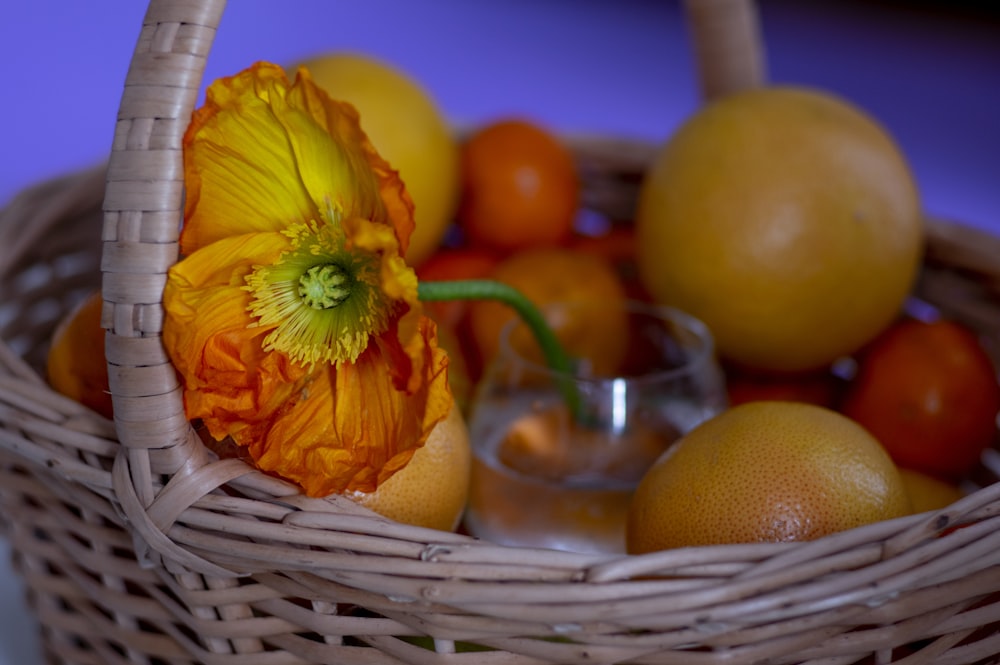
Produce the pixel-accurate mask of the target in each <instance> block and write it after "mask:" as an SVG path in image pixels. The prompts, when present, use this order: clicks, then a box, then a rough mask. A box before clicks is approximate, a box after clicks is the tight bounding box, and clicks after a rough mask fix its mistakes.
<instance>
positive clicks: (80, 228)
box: [0, 0, 1000, 665]
mask: <svg viewBox="0 0 1000 665" xmlns="http://www.w3.org/2000/svg"><path fill="white" fill-rule="evenodd" d="M222 4H223V3H222V2H218V1H211V2H210V1H207V0H206V1H195V0H190V1H188V2H176V1H154V2H152V3H151V4H150V8H149V12H148V15H147V18H146V23H145V25H144V27H143V29H142V33H141V35H140V38H139V42H138V47H137V49H136V52H135V55H134V59H133V62H132V67H131V70H130V73H129V77H128V82H127V86H126V89H125V92H124V96H123V99H122V105H121V111H120V115H119V122H118V125H117V131H116V135H115V144H114V151H113V153H112V155H111V159H110V162H109V165H108V167H107V169H105V168H103V167H102V168H99V169H95V170H91V171H87V172H83V173H77V174H73V175H70V176H67V177H65V178H62V179H59V180H55V181H52V182H47V183H44V184H41V185H39V186H37V187H35V188H32V189H30V190H28V191H25V192H24V193H23V194H22V195H21V196H19V197H18V198H17V199H15V200H14V201H13V202H12V203H11V205H10V206H8V207H7V208H6V209H5V210H4V211H3V212H2V214H0V302H2V305H0V333H2V343H0V496H2V501H3V503H2V507H3V515H4V526H5V527H6V534H7V536H8V538H9V539H10V541H11V544H12V547H13V549H14V552H15V564H16V567H17V569H18V571H19V573H20V574H21V575H22V576H23V579H24V581H25V584H26V586H27V588H28V596H29V601H30V605H31V607H32V609H33V611H34V612H35V614H36V616H37V618H38V620H39V623H40V624H41V625H42V626H43V629H42V632H43V635H42V638H43V645H44V650H45V653H46V655H47V657H48V660H49V661H50V662H52V663H80V664H102V665H115V664H119V663H129V664H135V663H145V664H166V663H178V664H179V663H206V664H228V663H238V664H239V665H291V664H299V663H371V664H375V663H401V662H402V663H510V664H524V665H528V664H532V665H535V664H545V663H617V662H629V663H648V664H651V665H652V664H658V665H670V664H675V663H677V664H686V663H694V664H697V663H793V662H795V663H799V662H808V663H817V664H818V663H824V664H828V665H833V664H837V663H845V664H846V663H855V662H863V663H887V662H894V661H896V660H899V661H900V662H907V663H929V662H934V663H975V662H997V656H996V654H997V653H1000V529H998V527H1000V517H997V512H998V511H1000V483H997V484H992V483H994V481H995V480H996V479H997V477H998V475H1000V462H998V461H997V460H998V459H1000V453H997V451H994V450H991V451H988V454H987V455H985V456H984V459H983V464H982V467H981V468H980V469H979V470H978V471H977V473H976V474H975V477H974V478H970V479H969V480H970V483H975V484H976V485H978V486H979V487H981V488H982V489H979V490H977V491H975V492H973V493H971V494H970V495H968V496H967V497H966V498H964V499H962V500H960V501H959V502H957V503H955V504H954V505H952V506H950V507H948V508H947V509H945V510H942V511H940V512H936V513H930V514H923V515H914V516H911V517H907V518H903V519H898V520H894V521H891V522H882V523H877V524H873V525H870V526H867V527H863V528H859V529H855V530H852V531H848V532H843V533H840V534H836V535H834V536H830V537H826V538H823V539H821V540H818V541H814V542H809V543H798V544H762V545H737V546H721V547H703V548H693V549H681V550H672V551H665V552H660V553H656V554H650V555H644V556H631V557H630V556H608V555H584V554H574V553H564V552H555V551H545V550H530V549H523V548H509V547H501V546H498V545H495V544H492V543H489V542H481V541H477V540H474V539H471V538H468V537H466V536H462V535H458V534H451V533H444V532H438V531H432V530H427V529H420V528H415V527H410V526H405V525H401V524H397V523H393V522H390V521H388V520H385V519H382V518H379V517H377V516H375V515H373V514H371V513H369V512H367V511H366V510H364V509H362V508H360V507H358V506H356V505H355V504H353V503H351V502H350V501H347V500H343V499H339V498H331V499H323V500H320V499H307V498H304V497H303V496H301V495H300V494H298V493H297V492H296V491H295V490H294V488H292V487H290V486H288V485H286V484H284V483H282V482H280V481H277V480H274V479H271V478H268V477H266V476H264V475H263V474H260V473H258V472H255V471H253V470H251V469H250V468H248V467H247V466H245V465H244V464H243V463H242V462H239V461H237V460H226V461H217V460H214V458H212V457H211V456H210V455H208V454H207V453H206V451H205V450H204V449H203V447H202V446H201V445H200V443H199V441H198V439H197V437H196V436H195V435H193V433H192V431H191V428H190V426H189V425H188V423H187V421H186V420H185V418H184V414H183V409H182V407H181V399H180V393H179V388H178V385H177V381H176V378H175V375H174V371H173V369H172V367H171V366H170V364H169V363H168V361H167V359H166V357H165V355H164V352H163V350H162V348H161V346H160V343H159V330H160V324H161V321H162V314H161V307H160V298H161V290H162V288H163V283H164V273H165V271H166V270H167V268H168V267H169V266H170V265H171V263H172V262H173V261H175V260H176V256H177V246H176V237H177V231H178V223H179V219H180V212H179V210H180V205H181V199H182V182H181V179H182V176H181V171H180V169H179V163H180V156H179V137H180V136H181V134H182V132H183V130H184V126H185V124H186V120H187V118H188V117H189V114H190V112H191V109H192V107H193V104H194V100H195V97H196V94H197V91H198V89H199V86H200V84H201V80H200V79H201V72H202V71H203V65H204V60H205V57H206V56H207V53H208V50H209V47H210V45H211V42H212V38H213V36H214V32H215V27H216V26H217V24H218V21H219V19H220V14H221V7H222ZM688 9H689V17H690V18H691V19H692V26H693V27H694V31H693V34H695V36H696V43H697V45H698V52H699V62H700V63H701V67H702V75H703V82H704V84H705V87H704V92H705V94H706V95H708V96H711V95H714V94H721V93H723V92H725V91H727V90H731V89H733V88H734V87H740V86H741V85H746V84H752V83H753V82H755V81H756V80H757V78H758V77H759V76H760V68H759V59H758V58H757V57H756V56H755V55H751V57H747V55H746V54H747V53H748V51H747V49H750V51H749V53H751V54H755V53H757V51H756V49H757V45H756V44H755V43H754V39H755V35H756V33H755V31H754V27H755V24H754V21H755V16H754V14H753V6H752V4H751V3H750V2H747V1H746V0H735V1H734V0H721V1H720V0H714V1H711V2H705V1H703V0H701V1H699V0H691V2H689V4H688ZM720 12H721V13H720ZM723 15H725V16H727V17H728V18H733V17H735V18H736V21H735V23H730V22H729V21H724V22H723V23H717V19H718V17H719V16H723ZM703 21H704V22H703ZM720 26H722V27H721V28H720ZM717 28H719V29H721V33H719V32H717V31H716V29H717ZM720 34H721V35H722V37H721V38H720V37H719V35H720ZM574 145H575V146H576V150H577V154H578V156H579V163H580V166H581V170H582V171H583V173H584V174H585V178H586V188H587V195H588V204H589V205H591V206H594V207H598V208H601V209H604V210H608V211H611V213H612V214H621V213H626V214H627V213H628V212H629V211H630V209H631V206H632V205H633V204H634V195H635V189H636V184H637V183H638V182H639V180H640V178H641V174H642V172H643V169H644V168H645V166H646V164H647V163H648V160H649V158H650V156H651V154H652V152H651V151H652V149H651V148H650V146H645V145H637V144H624V143H620V142H615V141H613V140H610V139H589V140H582V139H581V140H576V141H574ZM105 183H106V189H105ZM102 223H103V226H102ZM927 227H928V236H929V247H928V252H927V257H926V262H925V266H924V270H923V274H922V278H921V281H920V283H919V286H918V293H917V296H918V297H920V298H922V299H924V300H926V301H928V302H930V303H932V304H934V305H936V306H939V307H940V308H942V309H943V310H944V311H945V312H946V313H947V314H948V315H950V316H954V317H956V318H959V319H961V320H963V321H965V322H966V323H968V324H969V325H972V326H974V327H976V328H977V329H978V330H979V331H980V332H981V333H982V334H983V335H984V337H985V338H986V339H988V340H989V341H990V342H991V344H994V345H995V343H996V342H997V341H1000V335H998V331H1000V323H998V312H1000V309H998V307H997V290H998V288H1000V277H998V268H997V257H998V256H1000V241H998V240H997V239H994V238H993V237H991V236H989V235H987V234H984V233H981V232H976V231H973V230H971V229H969V228H966V227H963V226H961V225H957V224H953V223H946V222H941V221H930V220H929V221H928V223H927ZM102 229H103V230H102ZM102 279H103V282H102ZM99 283H102V288H103V293H104V299H105V308H104V322H105V325H106V327H107V328H108V329H109V331H110V333H109V337H108V342H107V354H108V361H109V369H110V374H111V382H112V383H111V385H112V391H113V393H114V400H115V410H116V421H115V422H114V423H111V422H108V421H106V420H104V419H102V418H101V417H100V416H97V415H95V414H94V413H92V412H90V411H88V410H86V409H84V408H83V407H81V406H79V405H78V404H76V403H74V402H72V401H69V400H67V399H65V398H63V397H61V396H59V395H57V394H55V393H54V392H53V391H51V390H50V389H49V388H48V387H47V386H46V384H45V381H44V379H43V378H42V376H41V369H40V368H41V367H42V366H43V364H44V354H45V352H46V346H47V343H48V339H49V336H50V334H51V331H52V329H53V327H54V325H55V322H56V321H57V320H58V319H59V318H60V317H61V316H62V315H63V314H64V313H65V312H66V311H67V309H68V308H69V307H70V306H72V305H73V304H74V303H75V302H77V301H78V300H79V299H80V298H81V297H82V296H83V295H84V294H85V293H86V292H88V291H89V290H90V289H92V288H95V287H96V286H97V285H98V284H99ZM956 527H961V528H956ZM26 665H27V664H26Z"/></svg>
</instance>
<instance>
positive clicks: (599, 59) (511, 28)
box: [0, 0, 1000, 231]
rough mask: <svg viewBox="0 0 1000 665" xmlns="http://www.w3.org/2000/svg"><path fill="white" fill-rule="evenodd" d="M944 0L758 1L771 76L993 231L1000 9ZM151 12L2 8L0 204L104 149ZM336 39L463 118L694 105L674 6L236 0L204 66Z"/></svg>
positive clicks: (498, 0) (590, 121)
mask: <svg viewBox="0 0 1000 665" xmlns="http://www.w3.org/2000/svg"><path fill="white" fill-rule="evenodd" d="M940 4H941V5H942V6H945V5H947V6H948V7H949V11H948V12H935V11H933V10H932V9H928V8H927V7H933V4H932V3H920V2H909V3H903V2H897V3H887V2H883V3H877V2H876V3H874V4H873V3H870V2H869V3H864V2H852V1H848V0H839V1H837V2H829V1H818V0H810V1H809V2H801V1H800V0H761V1H760V3H759V5H760V12H761V16H762V24H763V30H764V34H765V42H766V44H767V47H768V58H769V68H770V78H771V80H773V81H775V82H782V83H804V84H810V85H815V86H821V87H825V88H827V89H830V90H833V91H835V92H838V93H840V94H842V95H844V96H846V97H847V98H848V99H851V100H852V101H854V102H856V103H857V104H859V105H861V106H862V107H864V108H866V109H867V110H868V111H870V112H871V113H872V114H874V115H875V116H876V117H877V118H879V119H880V120H881V121H882V122H883V123H884V124H885V125H886V126H887V127H888V128H889V130H890V131H891V132H892V133H893V134H894V136H895V137H896V138H897V140H898V141H899V142H900V144H901V145H902V147H903V149H904V151H905V152H906V154H907V156H908V157H909V158H910V161H911V163H912V165H913V168H914V171H915V173H916V176H917V180H918V184H919V185H920V187H921V190H922V193H923V196H924V201H925V206H926V208H927V210H928V211H929V212H930V213H932V214H936V215H944V216H949V217H954V218H958V219H961V220H964V221H966V222H968V223H971V224H973V225H976V226H983V227H988V228H996V229H997V231H1000V186H998V184H997V183H998V181H1000V127H998V122H1000V19H998V16H1000V14H998V13H997V12H996V10H994V12H993V13H992V14H985V13H980V14H974V13H973V12H972V10H970V9H964V10H963V7H971V6H973V3H963V2H953V3H950V4H949V3H943V2H942V3H940ZM904 5H906V7H904ZM279 6H280V7H282V9H278V7H279ZM914 7H917V8H916V9H914ZM144 11H145V3H143V2H137V1H128V2H127V1H125V0H107V1H106V2H98V3H89V2H87V3H83V2H58V1H57V0H34V1H33V2H12V3H8V4H7V6H6V7H5V10H4V16H3V20H2V21H0V74H2V80H3V82H4V85H3V93H2V95H3V97H2V104H0V120H2V126H3V127H4V128H5V136H4V140H3V151H2V154H3V158H2V160H0V204H2V203H3V202H6V201H7V200H8V199H9V198H10V197H11V196H13V195H14V194H15V193H16V192H17V191H18V190H19V189H21V188H23V187H25V186H27V185H29V184H31V183H33V182H36V181H38V180H41V179H44V178H47V177H49V176H52V175H54V174H57V173H60V172H63V171H66V170H70V169H77V168H81V167H84V166H87V165H89V164H93V163H96V162H98V161H100V160H102V159H103V158H104V156H105V155H106V153H107V151H108V148H109V146H110V142H111V133H112V128H113V123H114V118H115V112H116V110H117V104H118V98H119V95H120V89H121V82H122V80H123V79H124V76H125V70H126V67H127V64H128V60H129V56H130V54H131V50H132V47H133V45H134V40H135V37H136V35H137V33H138V26H139V23H140V21H141V19H142V16H143V13H144ZM334 48H339V49H353V50H361V51H365V52H368V53H371V54H373V55H377V56H379V57H382V58H384V59H386V60H388V61H390V62H393V63H395V64H396V65H397V66H399V67H401V68H403V69H404V70H406V71H408V72H409V73H410V74H411V75H413V76H414V77H416V78H417V79H418V80H419V81H421V82H422V83H423V84H424V85H425V86H426V87H427V88H428V89H429V90H430V91H431V93H432V94H433V95H434V97H435V98H436V99H437V100H438V102H439V104H440V105H441V107H442V108H443V109H444V111H445V113H446V114H447V115H448V116H449V117H450V118H451V119H452V120H454V121H455V122H456V123H459V124H463V125H469V124H475V123H478V122H483V121H486V120H489V119H491V118H495V117H497V116H500V115H503V114H509V113H517V114H522V115H528V116H531V117H534V118H536V119H537V120H538V121H540V122H543V123H546V124H548V125H549V126H551V127H553V128H554V129H557V130H562V131H579V132H594V133H605V134H620V135H625V136H631V137H638V138H644V139H649V140H653V141H659V140H662V139H664V138H665V137H666V136H667V135H668V134H669V133H670V132H671V131H672V130H673V128H674V127H676V125H677V124H678V123H679V122H680V121H681V120H682V119H683V118H684V117H685V116H686V115H687V114H688V113H690V112H691V111H692V110H693V109H694V108H695V107H696V105H697V101H698V100H697V91H696V84H695V81H694V78H693V64H692V60H691V54H690V48H689V43H688V35H687V33H686V30H685V26H684V24H683V21H682V14H681V10H680V2H679V0H475V1H474V2H469V1H467V0H415V1H413V0H411V1H409V2H407V1H404V0H364V1H362V0H353V1H351V2H346V1H341V0H326V1H322V0H310V1H306V0H299V1H298V2H285V3H277V2H263V1H262V0H234V2H231V3H230V5H229V8H228V9H227V11H226V15H225V16H224V17H223V25H222V29H221V30H220V33H219V37H218V39H217V40H216V44H215V48H214V50H213V53H212V56H211V58H210V62H209V71H208V73H207V78H215V77H217V76H221V75H225V74H230V73H233V72H235V71H237V70H239V69H242V68H243V67H245V66H246V65H247V64H249V63H250V62H251V61H253V60H256V59H269V60H273V61H276V62H280V63H288V62H290V61H294V60H296V59H299V58H302V57H304V56H307V55H311V54H314V53H317V52H320V51H323V50H328V49H334Z"/></svg>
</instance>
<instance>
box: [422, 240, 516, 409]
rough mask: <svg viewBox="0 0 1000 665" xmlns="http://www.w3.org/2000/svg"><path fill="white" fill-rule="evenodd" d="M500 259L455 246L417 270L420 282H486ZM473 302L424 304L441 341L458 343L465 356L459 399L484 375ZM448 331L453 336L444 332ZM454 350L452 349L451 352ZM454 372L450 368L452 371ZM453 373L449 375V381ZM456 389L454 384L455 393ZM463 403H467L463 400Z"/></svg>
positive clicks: (434, 302)
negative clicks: (464, 379) (472, 319)
mask: <svg viewBox="0 0 1000 665" xmlns="http://www.w3.org/2000/svg"><path fill="white" fill-rule="evenodd" d="M499 261H500V258H499V256H497V254H496V253H494V252H492V251H490V250H487V249H483V248H474V247H454V248H446V249H439V250H438V251H436V252H434V253H433V254H431V256H430V258H428V259H427V260H426V261H424V262H423V263H422V264H421V265H420V266H419V267H418V268H417V279H419V280H420V281H421V282H439V281H452V280H462V279H483V278H486V277H488V276H489V275H490V274H491V273H492V272H493V269H494V268H495V267H496V265H497V263H499ZM470 306H471V301H468V300H438V301H426V302H424V311H426V312H427V314H428V316H430V317H431V318H432V319H434V320H435V321H436V322H437V323H438V335H439V337H440V338H441V340H444V341H448V342H449V343H451V342H452V341H454V342H455V347H454V348H456V349H458V352H459V353H460V354H461V355H462V365H463V366H464V370H463V371H464V372H465V375H466V377H467V379H468V380H467V386H466V388H465V392H462V389H460V390H459V392H456V393H455V395H456V398H458V397H459V396H462V395H464V396H465V397H467V396H468V395H469V393H470V392H471V388H472V385H473V384H475V382H476V381H478V380H479V377H480V375H481V374H482V364H483V361H482V358H481V357H480V353H479V349H478V347H477V346H476V344H475V342H474V341H473V340H472V333H471V330H470V323H469V308H470ZM443 329H449V330H450V333H449V332H447V331H445V330H443ZM450 352H451V349H450V348H449V353H450ZM450 371H451V369H450V368H449V372H450ZM450 377H451V374H449V378H450ZM455 388H456V386H455V381H452V390H453V392H454V390H455ZM462 403H463V404H465V399H464V397H463V399H462Z"/></svg>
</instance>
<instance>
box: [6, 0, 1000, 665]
mask: <svg viewBox="0 0 1000 665" xmlns="http://www.w3.org/2000/svg"><path fill="white" fill-rule="evenodd" d="M993 4H994V5H996V4H998V3H993ZM974 6H976V3H971V2H961V1H955V2H940V3H937V4H935V3H930V2H923V3H922V2H917V1H910V2H905V3H904V2H901V1H900V2H875V3H872V2H861V1H860V0H859V1H851V0H839V1H836V2H832V1H820V0H808V1H805V2H803V1H802V0H761V2H760V7H761V15H762V22H763V29H764V34H765V41H766V43H767V46H768V52H769V53H768V59H769V66H770V78H771V80H773V81H775V82H782V83H802V84H810V85H814V86H820V87H824V88H827V89H829V90H832V91H835V92H838V93H840V94H842V95H844V96H845V97H847V98H848V99H850V100H852V101H854V102H855V103H857V104H859V105H860V106H862V107H863V108H866V109H867V110H868V111H870V112H871V113H872V114H873V115H875V116H876V117H877V118H879V119H880V120H881V121H882V122H883V124H885V125H886V126H887V127H888V128H889V130H890V131H891V132H892V133H893V134H894V135H895V137H896V138H897V140H898V141H899V143H900V144H901V146H902V147H903V150H904V152H905V153H906V154H907V156H908V157H909V159H910V161H911V163H912V165H913V168H914V172H915V174H916V177H917V181H918V184H919V185H920V188H921V190H922V193H923V197H924V203H925V207H926V209H927V210H928V212H930V213H931V214H936V215H942V216H948V217H952V218H955V219H960V220H963V221H965V222H967V223H970V224H972V225H975V226H979V227H983V228H987V229H990V230H995V231H996V232H997V233H1000V18H998V17H1000V13H998V12H997V10H996V9H994V10H993V11H992V13H981V12H980V13H975V12H974V11H973V10H972V9H971V8H972V7H974ZM940 7H946V8H947V9H945V10H942V9H940ZM144 11H145V3H143V2H139V1H137V0H105V1H103V2H101V1H98V2H74V1H69V0H67V1H62V2H60V1H58V0H31V1H27V0H25V1H21V2H13V1H12V2H6V3H5V4H4V10H3V14H2V18H0V81H2V82H3V85H2V88H0V90H2V92H0V126H2V127H3V138H2V143H0V145H2V148H0V205H2V204H3V203H5V202H6V201H7V200H9V198H10V197H12V196H13V195H14V194H15V193H16V192H17V191H19V190H20V189H22V188H23V187H26V186H28V185H30V184H32V183H34V182H36V181H39V180H42V179H45V178H48V177H50V176H54V175H57V174H60V173H63V172H66V171H70V170H75V169H79V168H82V167H85V166H89V165H91V164H96V163H98V162H100V161H101V160H103V159H104V157H105V155H106V154H107V151H108V149H109V146H110V143H111V136H112V130H113V127H114V120H115V113H116V110H117V105H118V98H119V95H120V92H121V83H122V81H123V80H124V76H125V71H126V68H127V65H128V61H129V57H130V54H131V51H132V48H133V45H134V42H135V38H136V36H137V35H138V31H139V26H140V22H141V20H142V16H143V14H144ZM329 49H352V50H360V51H365V52H368V53H370V54H373V55H376V56H379V57H381V58H383V59H386V60H388V61H390V62H393V63H395V64H396V65H397V66H400V67H401V68H403V69H404V70H406V71H408V72H409V73H410V74H411V75H413V76H414V77H416V78H417V79H418V80H420V81H421V82H422V83H423V84H424V85H425V86H426V87H427V88H428V89H429V90H430V91H431V93H432V94H433V95H434V97H435V98H436V99H437V101H438V102H439V104H440V105H441V107H442V108H443V109H444V111H445V112H446V114H447V115H448V116H449V117H450V118H451V119H452V120H453V121H454V122H456V123H458V124H462V125H474V124H476V123H481V122H485V121H488V120H490V119H493V118H496V117H498V116H501V115H504V114H515V113H516V114H520V115H527V116H530V117H533V118H535V119H536V120H538V121H539V122H542V123H545V124H547V125H549V126H551V127H552V128H553V129H556V130H559V131H567V132H592V133H602V134H619V135H623V136H628V137H635V138H643V139H648V140H651V141H660V140H663V139H664V138H666V136H668V135H669V133H670V132H671V131H672V130H673V129H674V128H675V127H676V126H677V124H678V123H679V122H680V121H681V120H682V119H683V118H684V117H685V116H686V115H687V114H689V113H690V112H691V111H692V110H693V109H694V108H696V106H697V102H698V100H697V90H696V84H695V81H694V77H693V64H692V60H691V55H690V49H689V43H688V36H687V33H686V31H685V26H684V24H683V21H682V15H681V11H680V3H679V0H471V1H470V0H353V1H351V2H347V1H342V0H325V1H324V0H299V1H297V2H274V1H271V2H263V1H262V0H233V2H231V3H230V7H229V9H228V10H227V12H226V15H225V17H224V18H223V26H222V29H221V31H220V33H219V37H218V39H217V41H216V44H215V48H214V50H213V53H212V57H211V58H210V64H209V72H208V74H207V76H208V77H209V78H214V77H217V76H221V75H226V74H231V73H233V72H235V71H237V70H239V69H242V68H243V67H245V66H246V65H248V64H249V63H250V62H252V61H253V60H258V59H268V60H273V61H276V62H280V63H287V62H290V61H294V60H297V59H300V58H302V57H305V56H308V55H312V54H314V53H318V52H320V51H324V50H329ZM0 545H2V541H0ZM0 594H2V597H3V598H4V599H5V600H4V602H3V603H0V665H32V664H33V663H35V662H38V661H37V658H38V656H37V647H36V645H35V644H34V642H33V641H32V640H31V639H27V638H26V635H28V634H29V633H26V632H25V631H31V630H32V626H31V625H30V620H28V619H27V618H26V617H25V616H24V615H23V604H22V603H21V601H20V592H19V589H18V583H17V580H16V579H14V578H13V576H12V575H11V573H10V571H9V569H8V568H7V566H6V559H5V557H3V556H2V552H0Z"/></svg>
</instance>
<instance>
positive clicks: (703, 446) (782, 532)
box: [626, 402, 910, 553]
mask: <svg viewBox="0 0 1000 665" xmlns="http://www.w3.org/2000/svg"><path fill="white" fill-rule="evenodd" d="M909 513H910V503H909V498H908V496H907V494H906V490H905V488H904V486H903V481H902V479H901V478H900V475H899V470H898V469H897V468H896V465H895V464H894V463H893V461H892V459H891V458H890V457H889V455H888V454H887V453H886V452H885V450H884V449H883V448H882V446H880V445H879V443H878V441H876V440H875V438H874V437H872V436H871V435H870V434H868V433H867V432H866V431H865V430H864V428H863V427H861V426H860V425H858V424H857V423H855V422H854V421H852V420H851V419H849V418H847V417H845V416H843V415H841V414H839V413H837V412H835V411H832V410H830V409H826V408H823V407H820V406H815V405H813V404H805V403H799V402H750V403H747V404H742V405H740V406H735V407H732V408H730V409H728V410H726V411H723V412H722V413H721V414H719V415H717V416H715V417H714V418H711V419H710V420H707V421H705V422H703V423H702V424H701V425H699V426H697V427H695V428H694V429H693V430H691V431H690V432H688V433H687V434H686V435H684V436H683V437H682V438H681V439H680V440H679V441H678V442H677V443H676V444H675V445H674V447H672V448H671V449H669V450H668V451H667V452H666V453H664V455H663V456H661V457H660V458H659V459H658V460H657V461H656V462H655V463H654V464H653V466H652V467H651V468H650V470H649V471H647V472H646V475H645V476H643V479H642V481H641V482H640V483H639V486H638V488H637V489H636V492H635V495H634V496H633V498H632V503H631V505H630V507H629V513H628V524H627V530H626V533H627V547H628V551H629V552H630V553H643V552H651V551H654V550H660V549H667V548H672V547H684V546H689V545H714V544H723V543H752V542H779V541H799V540H812V539H815V538H819V537H821V536H825V535H828V534H831V533H835V532H838V531H842V530H845V529H850V528H853V527H857V526H861V525H863V524H868V523H870V522H875V521H879V520H884V519H889V518H893V517H900V516H903V515H906V514H909Z"/></svg>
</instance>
